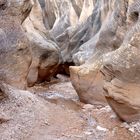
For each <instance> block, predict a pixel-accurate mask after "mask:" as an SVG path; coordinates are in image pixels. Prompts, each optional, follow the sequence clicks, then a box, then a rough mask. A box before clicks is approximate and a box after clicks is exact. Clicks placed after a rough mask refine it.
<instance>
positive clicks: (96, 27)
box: [0, 0, 140, 121]
mask: <svg viewBox="0 0 140 140" xmlns="http://www.w3.org/2000/svg"><path fill="white" fill-rule="evenodd" d="M139 5H140V1H139V0H103V1H101V0H98V1H97V0H19V1H16V0H0V81H4V82H6V83H8V84H10V85H13V86H16V87H18V88H24V87H25V86H26V85H28V86H33V85H34V84H35V83H37V82H42V81H45V80H47V81H48V80H50V79H51V77H53V76H55V75H56V74H57V73H66V74H69V73H70V76H71V81H72V84H73V86H74V88H75V89H76V91H77V93H78V95H79V98H80V100H81V101H82V102H85V103H90V104H102V105H105V104H107V102H108V103H109V104H110V105H111V107H112V108H113V109H114V111H115V112H116V113H117V114H118V116H119V117H120V118H121V119H122V120H125V121H132V120H137V119H139V118H140V103H139V101H140V98H139V97H140V95H139V90H140V88H139V81H140V80H139V79H140V77H139V69H140V68H139V67H140V66H139V65H140V64H139V56H140V54H139V43H140V41H139V37H140V34H139V32H140V29H139V12H140V10H139V9H140V7H139ZM71 65H72V66H71ZM73 65H74V66H73ZM69 66H71V67H70V71H69V69H68V68H69Z"/></svg>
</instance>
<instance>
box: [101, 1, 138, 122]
mask: <svg viewBox="0 0 140 140" xmlns="http://www.w3.org/2000/svg"><path fill="white" fill-rule="evenodd" d="M139 8H140V7H139V1H133V2H130V3H129V5H128V12H127V26H128V28H127V30H128V32H127V33H126V35H125V38H124V41H123V43H122V45H121V46H120V47H119V49H117V50H116V51H113V52H111V53H108V54H106V55H104V57H103V65H104V67H103V69H102V72H103V73H104V75H105V84H104V89H105V97H106V99H107V101H108V103H109V104H110V105H111V106H112V108H113V109H114V111H115V112H116V113H117V114H118V116H119V117H120V118H121V119H122V120H125V121H128V122H130V121H133V120H137V119H140V93H139V91H140V88H139V79H140V78H139V67H140V64H139V59H140V52H139V42H140V39H139V37H140V33H139V32H140V30H139V12H140V11H139Z"/></svg>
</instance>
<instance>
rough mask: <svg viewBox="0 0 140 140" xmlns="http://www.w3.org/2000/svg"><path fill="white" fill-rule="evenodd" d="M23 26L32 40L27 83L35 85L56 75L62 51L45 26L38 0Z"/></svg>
mask: <svg viewBox="0 0 140 140" xmlns="http://www.w3.org/2000/svg"><path fill="white" fill-rule="evenodd" d="M23 27H24V29H25V31H26V34H27V37H28V39H29V40H30V42H31V48H30V50H31V54H32V62H31V65H30V68H29V73H28V76H27V83H28V86H33V85H34V84H35V83H36V82H37V81H38V82H41V81H45V80H49V79H50V77H51V76H53V75H54V73H55V71H56V70H57V67H58V65H59V62H60V58H61V53H60V51H59V48H58V46H57V44H56V43H55V42H54V41H52V40H51V36H50V34H49V31H48V30H46V28H45V26H44V22H43V17H42V9H41V6H40V4H39V2H38V1H34V5H33V8H32V10H31V12H30V15H29V17H27V18H26V20H25V21H24V23H23Z"/></svg>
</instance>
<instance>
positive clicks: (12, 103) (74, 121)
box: [0, 75, 140, 140]
mask: <svg viewBox="0 0 140 140" xmlns="http://www.w3.org/2000/svg"><path fill="white" fill-rule="evenodd" d="M28 90H29V91H30V92H29V91H21V90H16V89H12V88H11V89H10V96H9V99H3V101H2V102H1V105H0V110H1V114H0V121H1V124H0V133H1V136H0V139H1V140H112V139H113V140H139V139H140V138H139V136H140V123H139V122H135V123H134V122H133V123H131V124H127V123H123V122H121V121H120V120H119V119H118V118H117V117H116V115H115V114H114V113H113V111H112V110H111V108H110V107H109V106H105V107H103V106H101V105H98V106H93V105H89V104H83V103H81V102H79V99H78V96H77V94H76V92H75V90H74V89H73V87H72V85H71V82H70V81H69V78H67V77H65V76H62V75H58V79H54V80H52V82H51V83H43V84H41V85H36V86H34V87H33V88H30V89H28Z"/></svg>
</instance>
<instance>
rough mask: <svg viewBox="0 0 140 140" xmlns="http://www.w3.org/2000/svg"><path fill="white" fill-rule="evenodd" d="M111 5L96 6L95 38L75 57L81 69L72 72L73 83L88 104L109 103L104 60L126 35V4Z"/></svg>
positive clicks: (101, 3) (106, 2) (74, 68)
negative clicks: (105, 86)
mask: <svg viewBox="0 0 140 140" xmlns="http://www.w3.org/2000/svg"><path fill="white" fill-rule="evenodd" d="M109 2H110V1H104V2H102V1H100V2H97V3H96V4H95V8H94V10H93V14H92V23H93V29H94V30H93V33H92V37H91V39H90V40H89V41H87V42H86V43H84V44H83V45H82V46H80V48H79V51H78V52H77V53H76V54H74V55H73V59H74V62H75V63H76V64H77V65H80V66H77V67H71V68H70V71H71V79H72V83H73V85H74V87H76V90H77V92H78V94H79V96H80V99H81V100H82V101H84V102H86V103H91V104H96V103H99V102H102V103H105V102H106V100H105V98H104V95H103V77H102V76H101V74H100V69H101V67H102V65H103V63H102V56H103V54H105V53H107V52H110V51H113V50H115V49H117V48H118V47H119V45H120V44H121V43H122V41H123V36H124V33H125V31H126V30H125V18H126V9H125V7H126V3H125V2H124V1H121V2H120V1H116V2H115V1H114V4H113V2H112V5H110V4H109ZM95 13H96V17H95ZM110 17H111V18H110ZM96 25H98V28H97V27H96ZM94 27H96V28H94ZM95 29H96V31H95ZM81 64H82V65H81Z"/></svg>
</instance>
